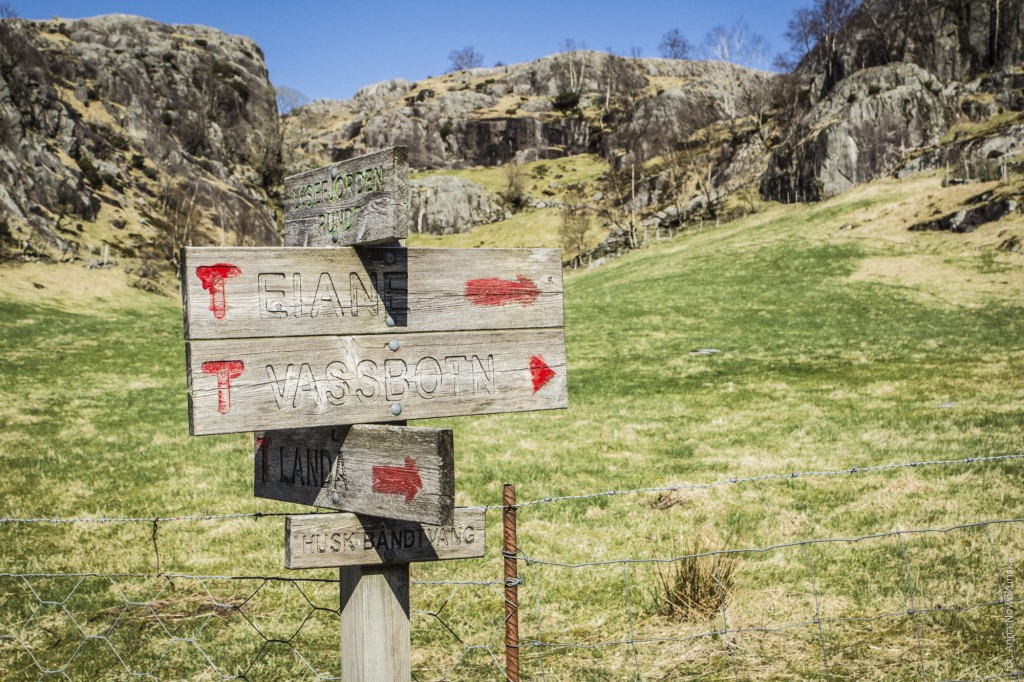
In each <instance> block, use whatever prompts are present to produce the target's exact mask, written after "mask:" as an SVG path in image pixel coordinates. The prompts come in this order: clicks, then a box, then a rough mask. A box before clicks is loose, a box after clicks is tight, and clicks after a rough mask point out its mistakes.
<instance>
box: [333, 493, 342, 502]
mask: <svg viewBox="0 0 1024 682" xmlns="http://www.w3.org/2000/svg"><path fill="white" fill-rule="evenodd" d="M339 499H341V498H340V497H338V493H337V491H335V492H333V493H331V502H333V503H334V504H338V500H339Z"/></svg>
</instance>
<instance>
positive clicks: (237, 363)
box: [203, 360, 245, 414]
mask: <svg viewBox="0 0 1024 682" xmlns="http://www.w3.org/2000/svg"><path fill="white" fill-rule="evenodd" d="M243 369H245V365H244V364H243V363H242V361H241V360H211V361H210V362H204V363H203V374H214V375H216V376H217V411H218V412H220V413H221V414H227V413H228V412H229V411H230V410H231V380H232V379H237V378H238V377H240V376H241V375H242V370H243Z"/></svg>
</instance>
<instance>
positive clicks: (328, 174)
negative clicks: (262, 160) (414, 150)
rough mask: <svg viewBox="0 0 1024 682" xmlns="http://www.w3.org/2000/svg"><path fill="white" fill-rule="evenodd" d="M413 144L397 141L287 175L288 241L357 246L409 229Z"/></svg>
mask: <svg viewBox="0 0 1024 682" xmlns="http://www.w3.org/2000/svg"><path fill="white" fill-rule="evenodd" d="M408 159H409V150H408V149H407V148H405V147H391V148H390V149H385V150H383V151H381V152H377V153H376V154H369V155H367V156H361V157H359V158H356V159H350V160H348V161H342V162H341V163H336V164H334V165H333V166H326V167H324V168H317V169H316V170H312V171H309V172H308V173H300V174H299V175H293V176H291V177H289V178H286V179H285V182H284V194H285V201H284V208H285V237H284V243H285V245H286V246H316V245H318V244H320V245H324V246H327V245H329V244H335V245H338V246H351V245H355V244H376V243H380V242H389V241H393V240H396V239H403V238H405V236H406V235H407V234H408V232H409V221H410V218H409V160H408Z"/></svg>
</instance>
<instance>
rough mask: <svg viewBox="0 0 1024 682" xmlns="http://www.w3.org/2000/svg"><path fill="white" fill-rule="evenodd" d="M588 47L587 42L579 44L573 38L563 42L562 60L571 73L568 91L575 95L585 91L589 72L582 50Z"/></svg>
mask: <svg viewBox="0 0 1024 682" xmlns="http://www.w3.org/2000/svg"><path fill="white" fill-rule="evenodd" d="M586 49H587V46H586V44H585V43H580V44H579V45H577V44H576V41H575V40H573V39H572V38H566V39H565V42H564V43H562V60H563V62H564V63H565V66H566V69H567V70H568V73H569V90H568V92H571V93H573V94H575V95H578V94H580V93H581V92H583V79H584V77H585V76H586V73H587V62H586V60H585V59H584V56H583V55H582V54H580V52H581V51H582V50H586Z"/></svg>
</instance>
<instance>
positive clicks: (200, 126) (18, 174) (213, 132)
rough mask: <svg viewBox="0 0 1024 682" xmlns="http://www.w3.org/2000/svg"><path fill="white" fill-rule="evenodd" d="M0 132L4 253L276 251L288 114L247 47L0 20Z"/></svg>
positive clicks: (217, 36)
mask: <svg viewBox="0 0 1024 682" xmlns="http://www.w3.org/2000/svg"><path fill="white" fill-rule="evenodd" d="M0 135H2V137H0V209H2V210H0V245H2V249H3V252H4V253H6V254H7V255H12V254H15V255H20V256H22V257H33V256H39V255H45V256H48V257H53V258H63V259H73V258H78V259H82V260H87V259H88V260H93V261H96V262H98V263H99V264H101V265H102V264H104V263H107V264H109V263H110V262H111V261H112V260H114V259H118V258H132V259H134V260H136V261H138V260H141V261H143V262H145V261H152V262H167V261H171V260H173V259H175V258H176V257H177V250H178V248H179V247H180V246H181V245H183V244H187V243H190V242H191V241H196V242H199V243H208V242H210V241H214V242H217V243H220V242H224V243H247V244H265V243H274V242H276V241H277V233H278V231H277V226H276V222H275V218H274V210H273V203H272V201H271V192H272V191H274V189H275V188H276V187H278V186H279V184H280V182H281V178H282V167H281V163H280V148H281V145H280V131H279V127H278V120H277V108H276V104H275V101H274V94H273V89H272V87H271V85H270V83H269V81H268V79H267V68H266V65H265V64H264V60H263V54H262V52H261V51H260V48H259V46H257V45H256V44H255V43H253V42H252V41H251V40H249V39H247V38H241V37H237V36H229V35H226V34H224V33H221V32H219V31H216V30H213V29H210V28H206V27H202V26H171V25H165V24H160V23H156V22H153V21H149V20H146V19H140V18H137V17H129V16H123V15H110V16H103V17H97V18H94V19H86V20H80V21H63V20H56V19H55V20H53V21H42V22H36V21H25V20H17V19H14V20H4V21H0ZM143 274H145V273H143Z"/></svg>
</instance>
